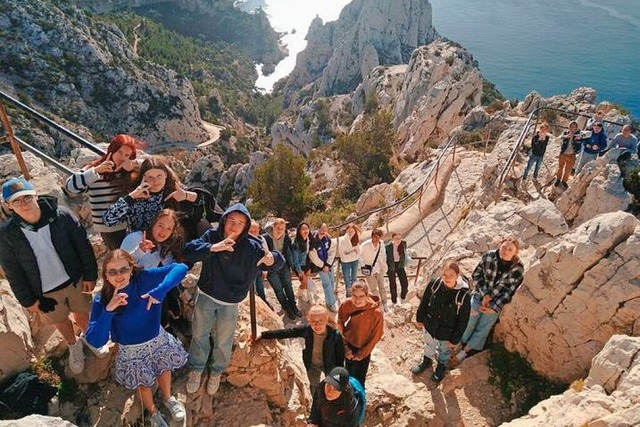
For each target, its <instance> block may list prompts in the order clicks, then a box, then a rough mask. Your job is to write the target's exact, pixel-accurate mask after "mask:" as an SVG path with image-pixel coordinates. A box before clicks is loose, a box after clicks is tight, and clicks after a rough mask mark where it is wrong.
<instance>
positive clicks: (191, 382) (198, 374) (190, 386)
mask: <svg viewBox="0 0 640 427" xmlns="http://www.w3.org/2000/svg"><path fill="white" fill-rule="evenodd" d="M201 379H202V371H191V372H189V378H188V379H187V393H190V394H193V393H195V392H196V391H198V389H199V388H200V380H201Z"/></svg>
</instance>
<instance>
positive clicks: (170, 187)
mask: <svg viewBox="0 0 640 427" xmlns="http://www.w3.org/2000/svg"><path fill="white" fill-rule="evenodd" d="M151 169H160V170H162V171H164V173H165V174H166V175H167V178H166V180H165V183H164V188H163V189H162V196H163V197H164V198H166V197H167V196H168V195H169V194H171V193H173V192H174V191H175V190H177V189H178V186H179V185H180V180H179V179H178V176H177V175H176V173H175V172H174V171H173V169H171V167H170V166H169V164H168V163H167V161H166V160H165V158H164V157H162V156H149V157H147V158H146V159H145V160H144V161H143V162H142V165H140V175H139V176H138V180H137V181H136V184H135V186H136V187H137V186H139V185H140V184H141V183H142V180H143V179H144V174H145V173H146V172H148V171H149V170H151ZM171 201H174V200H171ZM170 207H171V208H172V209H175V208H177V206H170Z"/></svg>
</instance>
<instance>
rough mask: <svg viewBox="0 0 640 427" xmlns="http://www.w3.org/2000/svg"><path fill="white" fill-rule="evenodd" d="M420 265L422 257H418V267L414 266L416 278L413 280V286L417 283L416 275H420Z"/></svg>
mask: <svg viewBox="0 0 640 427" xmlns="http://www.w3.org/2000/svg"><path fill="white" fill-rule="evenodd" d="M421 266H422V257H420V258H418V268H416V279H415V280H414V281H413V286H414V287H415V286H416V285H417V284H418V277H420V267H421Z"/></svg>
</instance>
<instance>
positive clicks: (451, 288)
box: [411, 262, 471, 383]
mask: <svg viewBox="0 0 640 427" xmlns="http://www.w3.org/2000/svg"><path fill="white" fill-rule="evenodd" d="M468 289H469V284H468V283H467V281H466V280H465V279H464V278H463V277H462V276H460V268H459V267H458V264H456V263H455V262H447V263H445V264H444V266H443V267H442V271H441V273H440V277H437V278H434V279H432V280H431V281H430V282H429V284H428V285H427V287H426V289H425V290H424V294H423V295H422V300H421V301H420V306H419V307H418V312H417V313H416V322H417V325H418V326H419V327H420V328H424V356H423V357H422V362H421V363H420V364H418V365H417V366H414V367H413V368H411V372H412V373H414V374H415V375H418V374H421V373H422V372H424V371H425V370H426V369H427V368H429V367H431V365H432V363H433V359H434V358H435V359H437V361H438V364H437V366H436V369H435V371H434V372H433V374H432V375H431V379H432V380H433V381H435V382H436V383H439V382H440V381H442V379H443V378H444V374H445V372H446V369H447V363H449V358H450V357H451V351H452V350H453V349H454V348H455V347H456V346H457V345H458V343H459V342H460V339H461V338H462V334H463V333H464V331H465V329H466V327H467V323H468V322H469V313H470V311H471V306H470V297H469V294H468Z"/></svg>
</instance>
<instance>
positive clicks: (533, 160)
mask: <svg viewBox="0 0 640 427" xmlns="http://www.w3.org/2000/svg"><path fill="white" fill-rule="evenodd" d="M547 132H549V125H548V124H547V122H541V123H540V128H539V129H538V132H536V134H535V135H533V138H531V152H530V153H529V161H528V162H527V167H525V168H524V173H523V174H522V180H523V181H525V180H526V179H527V175H528V174H529V170H530V169H531V167H532V166H534V165H535V167H534V169H533V179H538V173H539V172H540V166H541V165H542V159H543V158H544V153H545V152H546V151H547V144H549V139H550V137H551V135H549V134H548V133H547Z"/></svg>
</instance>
